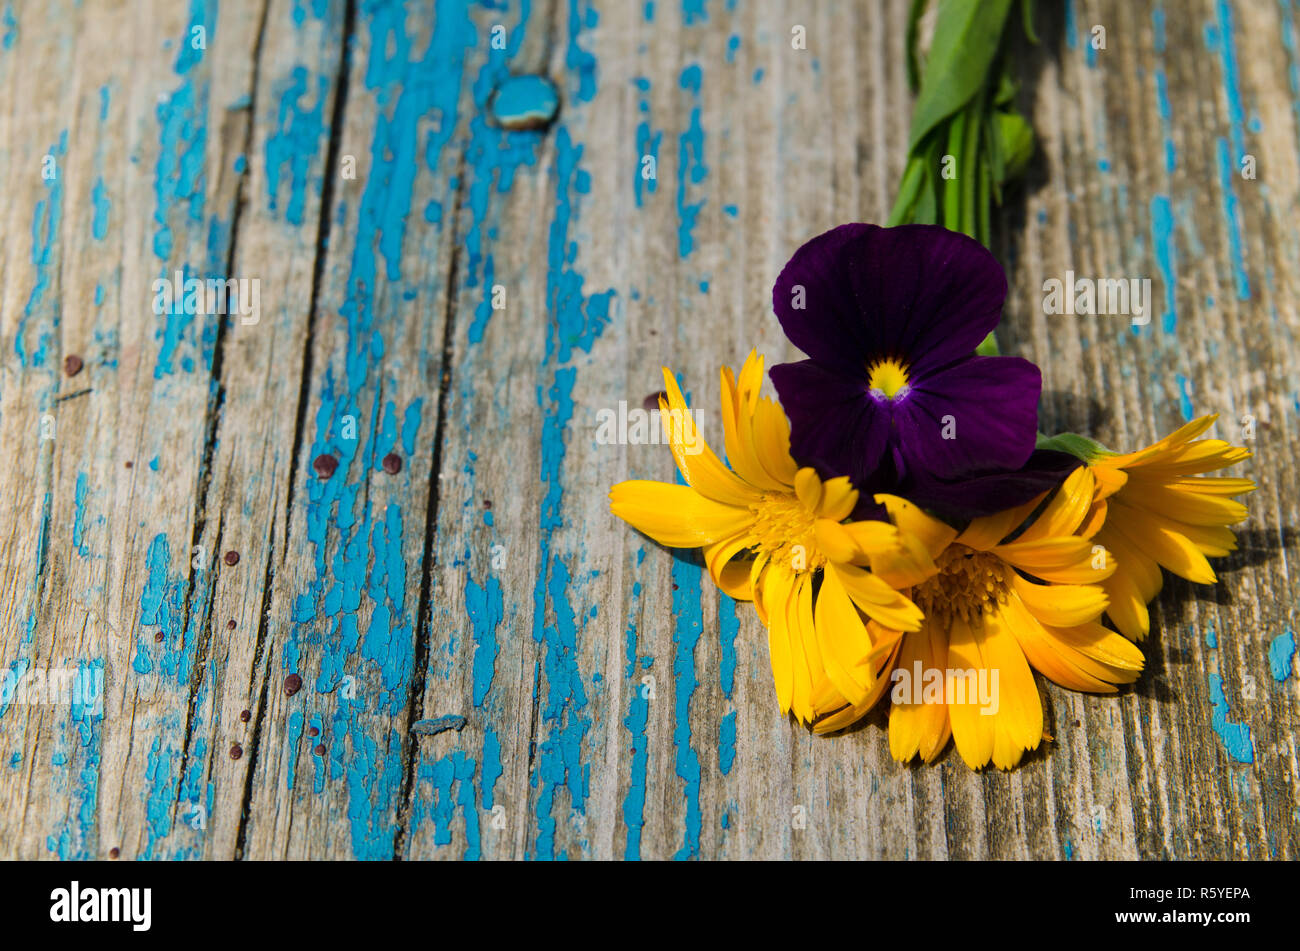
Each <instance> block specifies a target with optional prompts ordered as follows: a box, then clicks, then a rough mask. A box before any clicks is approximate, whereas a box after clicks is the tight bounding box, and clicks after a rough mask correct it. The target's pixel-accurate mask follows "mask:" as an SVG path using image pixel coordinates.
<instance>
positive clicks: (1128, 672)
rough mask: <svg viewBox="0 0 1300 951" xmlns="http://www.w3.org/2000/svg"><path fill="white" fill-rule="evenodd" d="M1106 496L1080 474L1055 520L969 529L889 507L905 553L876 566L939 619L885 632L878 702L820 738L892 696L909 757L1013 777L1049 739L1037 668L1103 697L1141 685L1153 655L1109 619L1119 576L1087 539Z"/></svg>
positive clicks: (880, 640)
mask: <svg viewBox="0 0 1300 951" xmlns="http://www.w3.org/2000/svg"><path fill="white" fill-rule="evenodd" d="M1093 495H1094V477H1093V474H1092V472H1091V471H1090V470H1089V469H1087V468H1086V467H1083V466H1080V467H1079V468H1078V469H1076V470H1075V471H1074V472H1073V473H1071V475H1070V476H1069V477H1068V478H1067V479H1066V481H1065V483H1064V484H1063V485H1062V486H1061V487H1060V488H1059V489H1058V490H1057V491H1056V492H1055V494H1054V495H1053V496H1052V497H1051V500H1050V501H1049V502H1048V503H1047V504H1046V506H1044V507H1042V510H1041V511H1037V510H1038V508H1039V507H1040V506H1041V505H1042V498H1041V497H1040V498H1039V499H1036V500H1034V501H1031V502H1029V503H1027V504H1025V505H1023V506H1019V507H1017V508H1013V509H1009V510H1007V511H1004V512H1000V513H997V514H994V515H989V516H985V517H983V518H977V519H975V520H974V521H972V522H971V523H970V524H969V525H968V526H967V527H966V528H965V529H964V530H961V531H958V530H957V529H956V528H953V527H951V526H949V525H947V524H946V523H944V522H941V521H939V520H937V519H935V518H932V517H931V516H929V515H927V514H925V513H924V512H922V511H921V510H920V509H918V508H917V507H916V506H915V505H913V504H912V503H910V502H907V501H905V500H904V499H901V498H897V497H895V496H886V495H879V496H876V500H877V501H878V502H880V503H881V504H883V505H885V506H886V508H887V509H888V511H889V515H890V518H891V519H892V520H893V522H894V523H895V524H896V525H897V527H898V528H899V530H900V535H899V547H898V548H896V549H894V550H893V551H888V552H884V553H876V552H873V553H870V554H869V555H868V559H867V560H868V561H869V563H870V565H871V567H872V570H873V571H874V572H875V573H876V574H877V575H878V576H880V577H881V578H882V579H883V580H886V581H890V582H891V583H893V584H895V585H897V586H899V587H905V589H906V590H908V591H910V594H911V597H912V599H913V600H914V601H915V602H916V604H917V605H918V606H919V607H920V608H921V609H922V611H924V613H925V618H924V620H923V621H922V622H921V626H920V628H919V629H918V630H916V631H914V632H900V631H898V630H892V631H891V630H888V629H886V627H885V625H883V624H880V623H876V622H873V623H872V624H871V625H870V626H869V627H870V630H869V633H870V635H871V637H872V643H873V645H874V647H875V649H876V651H877V652H882V651H883V652H885V660H884V662H883V664H882V666H881V667H880V669H879V671H878V676H877V688H876V690H875V692H874V696H873V697H870V698H868V702H864V703H861V704H857V705H852V706H848V707H846V708H844V709H842V710H840V711H837V712H836V713H834V714H833V715H831V716H829V717H825V718H823V719H821V720H819V721H818V722H817V723H816V724H815V725H814V729H815V730H816V731H817V732H819V733H825V732H830V731H833V730H838V729H842V728H844V727H846V726H848V725H849V724H850V723H853V722H854V721H855V720H857V719H859V718H860V717H862V716H863V715H865V714H866V713H867V711H868V710H869V709H870V708H871V705H872V704H874V703H875V702H876V701H877V700H879V699H880V698H881V697H883V696H884V695H885V693H886V692H888V693H889V696H890V699H891V701H892V708H891V710H890V715H889V748H890V752H891V753H892V754H893V756H894V758H895V759H897V760H900V761H906V760H909V759H911V758H912V757H913V756H917V755H919V756H920V757H921V758H922V759H923V760H925V761H926V762H930V761H932V760H934V759H935V757H937V756H938V755H939V753H940V752H941V751H942V750H943V748H944V747H945V746H946V745H947V742H948V738H949V737H950V736H951V737H952V739H953V740H954V742H955V743H956V746H957V751H958V752H959V753H960V754H961V757H962V759H963V760H965V761H966V763H967V764H968V765H969V766H971V768H973V769H978V768H980V767H982V766H984V765H986V764H987V763H989V762H992V763H993V765H994V766H997V767H998V768H1000V769H1010V768H1011V767H1012V766H1014V765H1016V763H1018V762H1019V761H1020V759H1021V757H1022V756H1023V754H1024V753H1025V751H1026V750H1032V749H1034V748H1035V747H1037V746H1038V744H1039V741H1040V740H1041V739H1042V738H1043V708H1042V704H1041V701H1040V699H1039V695H1038V687H1037V685H1036V684H1035V682H1034V676H1033V673H1032V672H1031V670H1030V668H1031V667H1032V668H1034V669H1037V670H1038V671H1039V672H1040V673H1042V674H1043V675H1044V676H1046V677H1048V678H1049V679H1051V680H1053V681H1055V682H1056V683H1058V684H1060V685H1061V686H1063V687H1068V688H1070V689H1074V690H1084V691H1091V692H1097V693H1109V692H1114V690H1115V685H1116V684H1123V683H1131V682H1133V681H1134V680H1136V679H1137V676H1138V673H1139V672H1140V671H1141V670H1142V666H1143V657H1142V653H1141V651H1139V650H1138V649H1137V648H1136V647H1135V646H1134V645H1133V644H1132V643H1130V642H1129V641H1128V640H1126V639H1124V638H1123V637H1121V636H1120V635H1118V634H1116V633H1115V632H1114V631H1110V630H1108V629H1106V628H1105V627H1103V626H1102V625H1101V624H1100V623H1099V621H1098V618H1099V617H1100V616H1101V614H1102V612H1103V611H1104V610H1105V609H1106V594H1105V592H1104V591H1103V590H1102V588H1101V587H1100V585H1099V582H1101V581H1103V579H1105V578H1107V577H1109V576H1110V575H1111V573H1112V572H1113V571H1114V570H1115V567H1114V563H1113V560H1112V559H1110V558H1109V557H1108V556H1107V553H1106V551H1105V549H1104V548H1103V547H1102V546H1101V545H1099V544H1097V543H1096V542H1095V541H1094V540H1093V539H1091V538H1089V537H1088V534H1087V533H1088V532H1089V531H1090V529H1091V527H1090V526H1089V524H1088V523H1087V521H1086V520H1087V518H1088V515H1089V512H1090V510H1091V506H1092V501H1093ZM1035 513H1036V514H1035ZM1026 521H1028V524H1027V525H1026V524H1025V523H1026ZM1081 532H1082V533H1081ZM826 534H828V535H829V534H841V535H846V534H847V533H846V532H844V531H843V528H842V527H835V528H832V529H830V530H829V531H827V532H826ZM842 543H843V544H844V545H848V544H850V542H849V541H848V539H847V538H845V539H842ZM831 547H834V546H831ZM863 554H867V553H863Z"/></svg>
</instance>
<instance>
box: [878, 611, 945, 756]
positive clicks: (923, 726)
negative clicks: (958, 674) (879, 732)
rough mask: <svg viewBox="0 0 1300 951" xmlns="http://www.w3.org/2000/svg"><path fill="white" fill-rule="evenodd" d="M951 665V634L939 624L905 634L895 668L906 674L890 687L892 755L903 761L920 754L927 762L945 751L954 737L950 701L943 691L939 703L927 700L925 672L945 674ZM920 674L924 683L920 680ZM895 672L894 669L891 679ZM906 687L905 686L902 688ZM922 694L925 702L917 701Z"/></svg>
mask: <svg viewBox="0 0 1300 951" xmlns="http://www.w3.org/2000/svg"><path fill="white" fill-rule="evenodd" d="M947 667H948V636H947V633H946V632H945V631H941V630H939V629H938V628H937V627H936V626H935V625H933V624H930V623H924V624H922V625H921V629H920V630H919V631H916V632H914V633H912V634H905V635H903V641H902V644H901V646H900V648H899V652H898V662H897V667H896V668H895V669H896V670H897V671H899V672H900V673H902V674H905V676H902V677H900V678H899V679H898V681H897V683H895V684H894V686H893V688H891V690H890V699H891V701H892V703H891V705H890V708H889V754H890V755H891V756H892V757H893V758H894V759H896V760H898V761H899V762H900V763H905V762H907V761H908V760H910V759H911V758H912V757H913V756H916V755H918V754H919V755H920V757H921V759H922V760H924V761H925V762H927V763H931V762H933V761H934V759H935V757H936V756H938V755H939V753H940V752H942V750H943V748H944V746H945V745H946V744H947V742H948V737H949V736H951V733H952V731H951V729H950V728H949V726H948V704H947V703H946V702H945V700H944V695H943V694H942V693H940V694H939V696H938V698H937V702H929V703H927V702H926V698H925V682H924V676H925V671H938V672H939V674H938V676H941V677H945V676H946V674H945V671H946V669H947ZM918 673H919V674H920V676H921V683H919V684H918V683H917V677H918ZM893 677H894V674H893V672H892V671H891V673H890V679H891V680H893ZM900 688H902V689H900ZM918 695H919V697H920V699H921V702H920V703H916V702H914V701H915V700H916V698H917V697H918Z"/></svg>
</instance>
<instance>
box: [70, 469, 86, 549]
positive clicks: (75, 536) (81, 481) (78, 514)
mask: <svg viewBox="0 0 1300 951" xmlns="http://www.w3.org/2000/svg"><path fill="white" fill-rule="evenodd" d="M88 491H89V482H88V480H87V478H86V473H84V472H78V473H77V486H76V489H75V491H74V504H75V506H76V508H75V510H74V512H73V516H72V547H73V548H74V549H75V550H76V552H77V554H79V555H80V556H81V557H82V558H85V557H86V556H87V555H89V554H90V550H89V549H88V548H87V547H86V544H85V540H86V494H87V492H88Z"/></svg>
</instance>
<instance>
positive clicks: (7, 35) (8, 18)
mask: <svg viewBox="0 0 1300 951" xmlns="http://www.w3.org/2000/svg"><path fill="white" fill-rule="evenodd" d="M0 27H4V32H3V33H2V34H0V45H3V46H4V48H5V49H6V50H11V49H13V48H14V42H15V41H16V40H17V39H18V18H17V17H16V16H14V5H13V4H12V3H6V4H5V11H4V14H3V15H0Z"/></svg>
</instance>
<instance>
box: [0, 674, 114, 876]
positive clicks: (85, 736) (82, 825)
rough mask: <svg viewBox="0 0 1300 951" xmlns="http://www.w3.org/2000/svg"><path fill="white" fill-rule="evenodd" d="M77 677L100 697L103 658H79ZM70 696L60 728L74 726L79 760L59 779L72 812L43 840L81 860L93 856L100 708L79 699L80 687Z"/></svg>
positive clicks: (57, 761) (64, 758)
mask: <svg viewBox="0 0 1300 951" xmlns="http://www.w3.org/2000/svg"><path fill="white" fill-rule="evenodd" d="M77 678H78V681H79V682H81V683H84V682H85V679H86V678H94V680H95V682H96V683H97V684H98V689H99V691H100V696H101V698H102V692H103V687H104V679H103V678H104V661H103V658H95V659H93V660H88V661H79V662H78V664H77ZM72 696H73V698H74V699H73V702H72V704H71V705H70V706H69V707H68V717H67V720H66V721H65V722H64V724H62V725H61V728H62V729H65V730H66V729H67V728H68V727H72V728H75V730H76V734H75V737H74V740H75V744H76V745H75V746H74V747H73V756H72V760H71V762H72V763H73V764H74V765H75V764H76V763H78V761H79V763H80V765H79V767H78V768H77V770H76V772H75V773H72V771H71V770H69V771H68V772H69V775H68V776H66V777H65V778H64V779H63V780H62V782H64V783H65V784H66V786H67V789H68V801H69V806H70V807H71V809H72V811H71V812H70V813H69V815H67V816H65V817H64V818H63V820H62V821H61V823H60V827H59V830H58V833H57V835H56V836H50V837H48V839H47V842H49V841H50V840H53V844H54V848H53V849H52V851H55V852H56V853H57V854H58V856H59V858H60V859H65V860H66V859H77V860H83V861H84V860H88V859H93V858H95V857H96V856H95V853H94V842H95V821H96V815H97V813H96V808H97V805H98V801H99V767H100V753H101V750H102V737H101V734H100V724H101V721H102V720H103V709H102V706H95V707H92V706H88V705H86V704H85V703H84V702H82V698H83V697H85V696H86V694H85V693H84V692H83V690H82V687H81V686H76V687H74V689H73V694H72ZM14 757H17V759H16V760H15V759H13V758H11V759H10V765H11V766H16V765H17V764H18V762H21V759H22V757H21V755H20V754H17V753H15V754H14ZM51 762H52V764H53V765H55V766H63V765H65V764H67V763H68V762H69V757H68V755H67V754H66V753H64V752H62V751H61V752H59V753H57V754H56V755H55V757H53V758H52V761H51Z"/></svg>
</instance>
